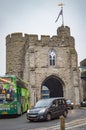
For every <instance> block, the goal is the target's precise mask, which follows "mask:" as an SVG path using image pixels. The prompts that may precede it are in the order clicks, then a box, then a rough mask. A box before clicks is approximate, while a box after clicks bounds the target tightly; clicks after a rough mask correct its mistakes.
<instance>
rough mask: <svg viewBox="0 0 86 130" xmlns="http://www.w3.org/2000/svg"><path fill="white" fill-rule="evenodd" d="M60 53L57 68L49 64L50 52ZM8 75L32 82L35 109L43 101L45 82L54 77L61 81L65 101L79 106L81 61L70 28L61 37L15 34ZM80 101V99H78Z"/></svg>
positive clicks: (10, 42)
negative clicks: (79, 69)
mask: <svg viewBox="0 0 86 130" xmlns="http://www.w3.org/2000/svg"><path fill="white" fill-rule="evenodd" d="M52 49H53V50H54V51H55V52H56V65H55V67H51V66H50V65H49V51H50V50H52ZM6 54H7V61H6V66H7V69H6V72H7V73H8V74H10V73H11V74H16V75H18V76H20V77H21V78H23V79H24V80H25V81H28V82H29V89H30V92H31V97H30V100H31V106H32V105H34V104H35V102H36V101H37V100H38V99H40V98H41V87H42V82H43V81H44V80H45V79H46V78H47V77H48V76H50V75H55V76H57V77H58V78H60V79H61V81H62V85H63V93H64V97H65V98H69V99H71V100H72V101H73V102H74V103H75V104H78V103H79V93H80V92H79V82H78V80H79V73H78V66H77V64H78V59H77V52H76V50H75V40H74V38H73V37H72V36H71V35H70V28H69V27H67V26H65V27H64V26H61V27H59V28H58V29H57V35H55V36H52V37H50V36H48V35H42V36H41V38H40V40H39V39H38V35H31V34H30V35H29V34H25V35H24V36H23V35H22V34H21V33H14V34H11V35H8V36H7V37H6ZM75 99H76V100H75Z"/></svg>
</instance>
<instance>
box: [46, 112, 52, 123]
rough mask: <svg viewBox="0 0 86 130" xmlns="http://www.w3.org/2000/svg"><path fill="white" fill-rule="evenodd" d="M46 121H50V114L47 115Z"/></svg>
mask: <svg viewBox="0 0 86 130" xmlns="http://www.w3.org/2000/svg"><path fill="white" fill-rule="evenodd" d="M46 120H47V121H50V120H51V114H50V113H48V114H47V116H46Z"/></svg>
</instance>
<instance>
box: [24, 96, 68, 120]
mask: <svg viewBox="0 0 86 130" xmlns="http://www.w3.org/2000/svg"><path fill="white" fill-rule="evenodd" d="M67 114H68V109H67V104H66V100H65V98H63V97H62V98H61V97H59V98H48V99H40V100H39V101H38V102H37V103H36V105H35V106H34V107H33V108H32V109H29V110H28V111H27V114H26V116H27V119H28V120H30V121H37V120H47V121H49V120H51V119H52V118H57V117H59V116H61V115H63V116H64V117H67Z"/></svg>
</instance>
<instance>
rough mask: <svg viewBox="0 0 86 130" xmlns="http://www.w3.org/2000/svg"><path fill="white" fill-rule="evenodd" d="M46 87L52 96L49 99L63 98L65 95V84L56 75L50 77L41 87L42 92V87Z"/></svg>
mask: <svg viewBox="0 0 86 130" xmlns="http://www.w3.org/2000/svg"><path fill="white" fill-rule="evenodd" d="M43 86H46V87H47V88H48V89H49V92H50V95H49V97H50V98H51V97H63V96H64V93H63V82H62V80H61V79H60V78H59V77H57V76H54V75H51V76H49V77H47V78H46V79H45V80H44V81H43V83H42V86H41V90H42V87H43Z"/></svg>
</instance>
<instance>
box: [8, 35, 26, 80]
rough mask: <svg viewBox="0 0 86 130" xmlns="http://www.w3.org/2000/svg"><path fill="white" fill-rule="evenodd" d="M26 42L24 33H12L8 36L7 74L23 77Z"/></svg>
mask: <svg viewBox="0 0 86 130" xmlns="http://www.w3.org/2000/svg"><path fill="white" fill-rule="evenodd" d="M24 44H25V42H24V37H23V36H22V33H12V34H11V35H8V36H7V37H6V74H15V75H17V76H19V77H21V78H22V77H23V69H24Z"/></svg>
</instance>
